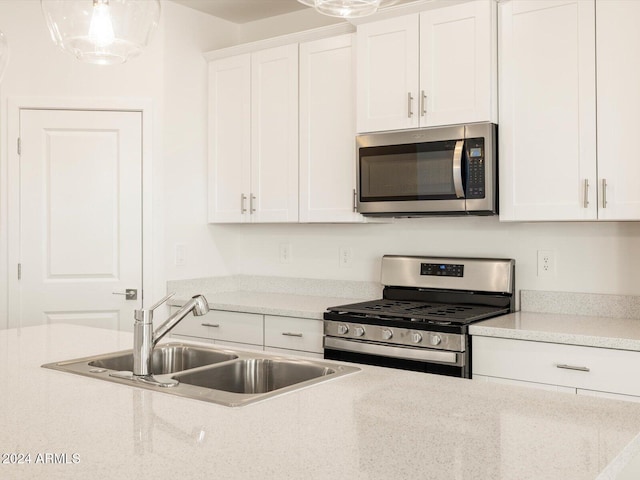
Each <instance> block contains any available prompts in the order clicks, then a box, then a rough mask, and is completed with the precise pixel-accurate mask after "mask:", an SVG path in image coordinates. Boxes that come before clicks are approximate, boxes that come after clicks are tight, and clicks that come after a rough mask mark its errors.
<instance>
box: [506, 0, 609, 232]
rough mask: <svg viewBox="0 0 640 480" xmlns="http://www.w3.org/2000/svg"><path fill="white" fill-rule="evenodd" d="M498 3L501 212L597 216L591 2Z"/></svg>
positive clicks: (521, 216)
mask: <svg viewBox="0 0 640 480" xmlns="http://www.w3.org/2000/svg"><path fill="white" fill-rule="evenodd" d="M498 8H499V15H500V17H499V22H498V23H499V25H500V29H499V39H498V48H499V83H500V102H499V103H500V112H499V113H500V136H499V137H500V219H501V220H586V219H595V218H596V216H597V208H596V203H597V202H596V117H595V51H594V48H593V46H594V44H595V18H594V17H595V8H594V2H593V1H592V0H587V1H582V0H563V1H560V0H545V1H541V0H522V1H519V0H518V1H517V0H514V1H511V2H502V3H500V4H499V7H498Z"/></svg>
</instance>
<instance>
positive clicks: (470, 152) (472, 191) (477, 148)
mask: <svg viewBox="0 0 640 480" xmlns="http://www.w3.org/2000/svg"><path fill="white" fill-rule="evenodd" d="M465 149H466V154H467V159H468V163H467V165H468V168H467V188H466V192H465V193H466V197H467V198H484V195H485V191H484V175H485V168H484V138H469V139H467V140H466V141H465Z"/></svg>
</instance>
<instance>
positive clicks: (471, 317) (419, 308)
mask: <svg viewBox="0 0 640 480" xmlns="http://www.w3.org/2000/svg"><path fill="white" fill-rule="evenodd" d="M329 310H331V311H335V312H346V313H352V314H360V315H365V316H372V317H378V318H388V319H406V320H409V321H413V322H422V321H425V322H426V321H434V320H435V321H438V322H443V323H444V322H446V323H462V324H465V323H470V322H474V321H477V320H481V319H483V318H489V317H493V316H496V315H498V314H500V313H505V312H507V311H508V309H504V308H502V307H492V306H485V305H464V304H446V303H434V302H428V303H427V302H411V301H405V300H386V299H381V300H373V301H370V302H362V303H354V304H351V305H341V306H339V307H333V308H330V309H329Z"/></svg>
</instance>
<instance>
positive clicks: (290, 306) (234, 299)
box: [169, 291, 371, 320]
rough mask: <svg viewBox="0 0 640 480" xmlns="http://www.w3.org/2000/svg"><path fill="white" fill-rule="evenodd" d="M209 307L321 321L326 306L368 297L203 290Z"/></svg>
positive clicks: (176, 300)
mask: <svg viewBox="0 0 640 480" xmlns="http://www.w3.org/2000/svg"><path fill="white" fill-rule="evenodd" d="M204 296H205V297H206V299H207V301H208V302H209V308H211V309H214V310H225V311H229V312H245V313H259V314H262V315H280V316H285V317H298V318H310V319H319V320H322V314H323V313H324V312H325V310H326V309H327V308H329V307H335V306H336V305H344V304H347V303H354V302H361V301H364V300H371V298H363V299H358V298H338V297H318V296H313V295H298V294H292V293H270V292H252V291H235V292H217V293H213V294H211V293H205V294H204ZM187 300H188V297H178V298H175V297H174V298H172V299H171V300H170V301H169V305H173V306H181V305H183V304H184V303H185V302H186V301H187Z"/></svg>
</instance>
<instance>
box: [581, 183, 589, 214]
mask: <svg viewBox="0 0 640 480" xmlns="http://www.w3.org/2000/svg"><path fill="white" fill-rule="evenodd" d="M582 206H583V207H584V208H588V207H589V179H588V178H585V179H584V193H583V200H582Z"/></svg>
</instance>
